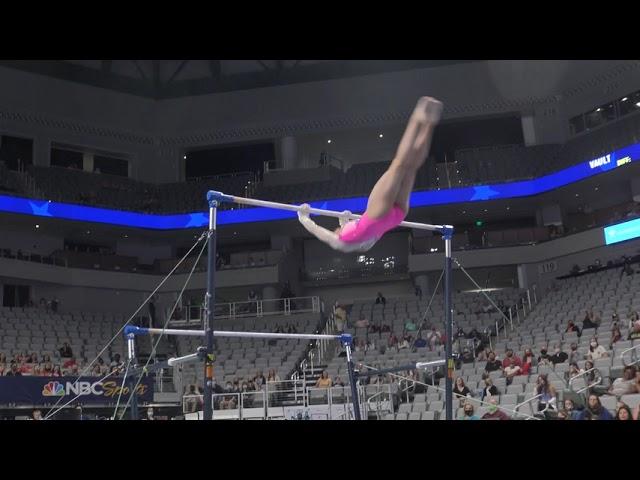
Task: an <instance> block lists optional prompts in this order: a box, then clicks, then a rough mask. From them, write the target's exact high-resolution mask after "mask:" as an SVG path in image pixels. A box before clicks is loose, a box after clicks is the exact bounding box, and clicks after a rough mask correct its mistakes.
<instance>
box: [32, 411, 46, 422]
mask: <svg viewBox="0 0 640 480" xmlns="http://www.w3.org/2000/svg"><path fill="white" fill-rule="evenodd" d="M31 420H43V418H42V412H41V411H40V410H38V409H35V410H34V411H33V412H31Z"/></svg>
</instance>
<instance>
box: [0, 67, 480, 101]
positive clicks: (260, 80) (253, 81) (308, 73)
mask: <svg viewBox="0 0 640 480" xmlns="http://www.w3.org/2000/svg"><path fill="white" fill-rule="evenodd" d="M471 61H477V60H10V61H8V60H3V61H0V66H3V67H9V68H15V69H19V70H23V71H27V72H31V73H36V74H40V75H46V76H49V77H54V78H59V79H63V80H68V81H71V82H78V83H83V84H86V85H92V86H94V87H100V88H106V89H111V90H116V91H119V92H124V93H129V94H132V95H138V96H141V97H146V98H152V99H158V100H159V99H166V98H176V97H184V96H193V95H205V94H211V93H220V92H230V91H235V90H248V89H254V88H265V87H274V86H278V85H288V84H293V83H304V82H316V81H322V80H332V79H340V78H349V77H356V76H362V75H372V74H379V73H387V72H397V71H402V70H412V69H421V68H433V67H441V66H446V65H453V64H459V63H467V62H471Z"/></svg>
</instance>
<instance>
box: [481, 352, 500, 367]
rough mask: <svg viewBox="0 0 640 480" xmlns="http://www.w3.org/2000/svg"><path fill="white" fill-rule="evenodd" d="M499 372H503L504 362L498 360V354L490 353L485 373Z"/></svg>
mask: <svg viewBox="0 0 640 480" xmlns="http://www.w3.org/2000/svg"><path fill="white" fill-rule="evenodd" d="M498 370H502V362H501V361H500V360H498V359H496V354H495V353H494V352H489V360H488V361H487V364H486V365H485V367H484V371H485V372H497V371H498Z"/></svg>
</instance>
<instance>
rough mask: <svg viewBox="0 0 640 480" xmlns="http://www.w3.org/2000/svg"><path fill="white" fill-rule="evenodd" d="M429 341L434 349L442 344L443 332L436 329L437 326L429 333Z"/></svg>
mask: <svg viewBox="0 0 640 480" xmlns="http://www.w3.org/2000/svg"><path fill="white" fill-rule="evenodd" d="M427 343H428V344H429V347H430V348H431V349H432V350H433V348H434V347H437V346H438V345H441V344H442V334H441V333H440V332H439V331H438V330H436V327H435V326H432V327H431V331H430V332H429V333H428V334H427Z"/></svg>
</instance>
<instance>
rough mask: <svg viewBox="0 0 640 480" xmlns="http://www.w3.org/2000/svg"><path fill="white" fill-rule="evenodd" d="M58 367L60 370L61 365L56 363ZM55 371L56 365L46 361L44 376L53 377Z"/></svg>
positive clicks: (43, 368)
mask: <svg viewBox="0 0 640 480" xmlns="http://www.w3.org/2000/svg"><path fill="white" fill-rule="evenodd" d="M56 366H57V367H58V371H59V370H60V365H56ZM53 372H54V367H53V364H52V363H51V362H46V363H44V364H43V367H42V376H43V377H52V376H53Z"/></svg>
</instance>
